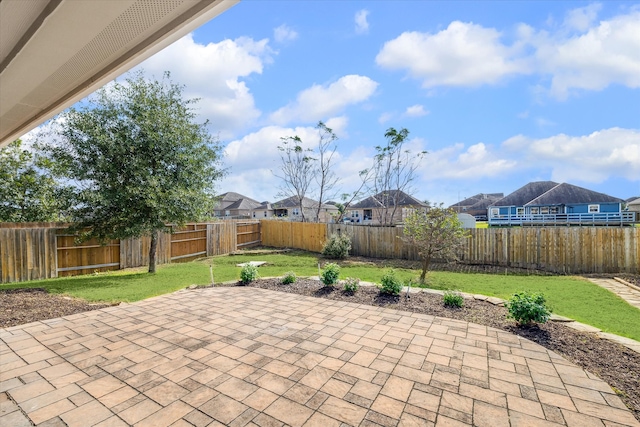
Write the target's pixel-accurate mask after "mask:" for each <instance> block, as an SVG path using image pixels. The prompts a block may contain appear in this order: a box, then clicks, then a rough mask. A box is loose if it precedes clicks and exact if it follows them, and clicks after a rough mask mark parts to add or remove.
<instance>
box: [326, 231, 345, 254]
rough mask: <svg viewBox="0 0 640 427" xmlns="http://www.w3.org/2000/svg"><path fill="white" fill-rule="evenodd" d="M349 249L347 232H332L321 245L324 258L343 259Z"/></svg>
mask: <svg viewBox="0 0 640 427" xmlns="http://www.w3.org/2000/svg"><path fill="white" fill-rule="evenodd" d="M350 250H351V237H350V236H349V235H348V234H346V233H345V234H332V235H331V236H330V237H329V238H328V239H327V240H326V241H325V242H324V246H323V247H322V255H323V256H324V257H326V258H333V259H344V258H346V257H348V256H349V251H350Z"/></svg>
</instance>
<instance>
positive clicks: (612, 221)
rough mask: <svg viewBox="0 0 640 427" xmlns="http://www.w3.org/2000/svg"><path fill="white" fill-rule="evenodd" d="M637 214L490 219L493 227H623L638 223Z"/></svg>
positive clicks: (506, 216)
mask: <svg viewBox="0 0 640 427" xmlns="http://www.w3.org/2000/svg"><path fill="white" fill-rule="evenodd" d="M636 221H637V219H636V212H608V213H580V214H549V215H531V214H530V215H498V216H491V217H489V224H491V225H538V224H540V225H567V224H572V225H622V224H632V223H634V222H636Z"/></svg>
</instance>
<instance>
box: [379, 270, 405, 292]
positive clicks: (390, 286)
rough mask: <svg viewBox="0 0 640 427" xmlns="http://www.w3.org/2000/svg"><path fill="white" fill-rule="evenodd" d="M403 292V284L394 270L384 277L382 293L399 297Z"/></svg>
mask: <svg viewBox="0 0 640 427" xmlns="http://www.w3.org/2000/svg"><path fill="white" fill-rule="evenodd" d="M401 290H402V282H401V281H400V279H398V278H397V277H396V272H395V271H394V270H389V271H387V272H386V273H385V274H384V276H382V288H381V289H380V292H382V293H383V294H389V295H398V294H400V291H401Z"/></svg>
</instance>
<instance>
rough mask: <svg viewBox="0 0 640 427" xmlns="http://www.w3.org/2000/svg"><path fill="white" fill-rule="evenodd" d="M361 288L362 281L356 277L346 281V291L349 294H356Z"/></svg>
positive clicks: (348, 278)
mask: <svg viewBox="0 0 640 427" xmlns="http://www.w3.org/2000/svg"><path fill="white" fill-rule="evenodd" d="M359 287H360V279H358V278H356V277H347V278H346V279H344V290H345V291H347V292H355V291H357V290H358V288H359Z"/></svg>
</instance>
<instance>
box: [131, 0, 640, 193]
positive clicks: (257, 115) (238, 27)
mask: <svg viewBox="0 0 640 427" xmlns="http://www.w3.org/2000/svg"><path fill="white" fill-rule="evenodd" d="M639 28H640V3H634V2H629V1H622V2H616V1H607V2H602V3H592V2H580V1H571V2H568V1H535V2H527V1H493V2H481V1H266V0H265V1H258V0H245V1H241V2H240V3H239V4H237V5H236V6H234V7H232V8H231V9H229V10H228V11H226V12H224V13H223V14H221V15H220V16H218V17H217V18H215V19H213V20H212V21H211V22H209V23H207V24H205V25H204V26H202V27H200V28H199V29H198V30H196V31H194V32H193V33H192V34H190V35H188V36H186V37H184V38H183V39H181V40H179V41H178V42H176V43H174V44H173V45H171V46H169V47H168V48H166V49H165V50H163V51H162V52H160V53H158V54H156V55H155V56H154V57H152V58H150V59H149V60H147V61H146V62H145V63H143V64H142V65H141V67H142V68H144V69H145V70H146V72H147V73H149V75H155V76H158V77H160V76H161V75H162V72H163V71H165V70H169V71H171V72H172V77H173V79H174V81H176V82H179V83H182V84H184V85H186V94H187V96H189V97H199V98H201V102H200V103H199V109H200V114H201V115H202V117H203V118H206V119H209V120H210V121H211V130H212V132H215V133H217V134H219V136H220V138H221V140H222V141H223V143H224V145H225V146H226V149H225V153H226V156H225V164H226V166H227V167H229V174H228V176H227V177H226V178H225V179H224V181H223V182H221V183H220V184H219V185H218V190H219V192H226V191H236V192H239V193H242V194H245V195H247V196H249V197H252V198H255V199H257V200H259V201H263V200H270V201H275V200H276V199H277V193H278V188H277V187H278V185H279V181H278V178H276V177H275V176H274V174H273V171H277V169H278V166H279V161H280V160H279V156H278V151H277V146H278V145H279V144H280V137H286V136H292V135H299V136H300V137H301V138H302V139H303V141H304V142H305V143H308V144H309V145H310V146H311V145H313V144H314V143H315V142H316V140H315V138H316V132H315V131H314V125H315V124H316V123H317V122H318V121H319V120H322V121H324V122H325V123H327V124H328V125H329V126H330V127H332V128H333V129H334V131H335V132H336V134H337V135H338V137H339V140H338V153H339V156H338V164H337V165H336V166H337V167H336V171H337V173H339V175H340V176H341V178H342V182H341V192H342V191H345V192H346V191H350V190H353V189H354V187H355V185H356V183H357V181H358V179H357V172H358V171H359V170H361V169H364V168H366V167H368V166H369V165H370V164H371V161H372V156H373V154H374V147H375V146H376V145H379V144H382V143H383V142H384V137H383V135H384V133H385V130H386V129H387V128H389V127H395V128H396V129H399V128H402V127H406V128H407V129H408V130H409V131H410V139H411V140H410V142H409V146H410V147H411V149H412V150H415V151H420V150H427V151H428V153H429V154H428V155H427V156H426V157H425V158H424V160H423V161H422V163H421V166H420V169H419V171H418V175H417V179H416V181H415V185H414V195H415V196H417V197H418V198H420V199H423V200H424V199H427V200H430V201H432V202H444V203H445V204H451V203H455V202H456V201H458V200H459V199H462V198H465V197H469V196H472V195H474V194H476V193H480V192H485V193H494V192H504V193H505V195H506V194H508V193H510V192H512V191H514V190H516V189H517V188H519V187H521V186H522V185H524V184H526V183H527V182H530V181H536V180H554V181H557V182H569V183H572V184H575V185H579V186H583V187H586V188H590V189H593V190H596V191H600V192H604V193H607V194H610V195H612V196H616V197H621V198H628V197H631V196H640V31H639V30H638V29H639Z"/></svg>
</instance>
